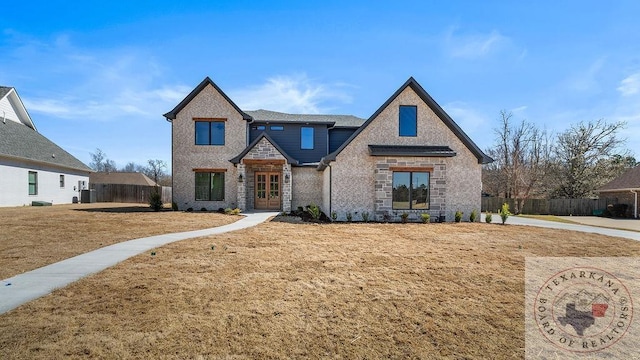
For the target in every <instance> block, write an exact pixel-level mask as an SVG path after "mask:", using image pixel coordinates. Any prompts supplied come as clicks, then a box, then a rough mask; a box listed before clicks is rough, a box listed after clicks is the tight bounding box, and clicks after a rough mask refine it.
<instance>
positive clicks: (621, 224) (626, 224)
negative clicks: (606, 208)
mask: <svg viewBox="0 0 640 360" xmlns="http://www.w3.org/2000/svg"><path fill="white" fill-rule="evenodd" d="M558 217H559V218H562V219H566V220H569V221H573V222H575V223H578V224H582V225H590V226H600V227H606V228H612V229H621V230H631V231H640V220H638V219H610V218H604V217H598V216H558Z"/></svg>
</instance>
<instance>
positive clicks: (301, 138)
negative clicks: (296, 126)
mask: <svg viewBox="0 0 640 360" xmlns="http://www.w3.org/2000/svg"><path fill="white" fill-rule="evenodd" d="M304 129H311V147H305V146H303V145H304V141H303V134H302V133H303V131H304ZM315 140H316V129H315V128H314V127H313V126H301V127H300V150H314V149H315V145H316V144H315V142H316V141H315Z"/></svg>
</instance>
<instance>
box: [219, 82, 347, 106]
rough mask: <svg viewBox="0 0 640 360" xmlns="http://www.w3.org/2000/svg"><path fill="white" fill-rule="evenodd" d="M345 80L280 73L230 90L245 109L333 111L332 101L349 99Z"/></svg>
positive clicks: (236, 101)
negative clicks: (318, 80) (325, 80)
mask: <svg viewBox="0 0 640 360" xmlns="http://www.w3.org/2000/svg"><path fill="white" fill-rule="evenodd" d="M344 87H345V85H344V84H321V83H316V82H314V81H313V80H311V79H309V78H308V77H307V76H306V75H304V74H301V75H280V76H275V77H272V78H269V79H267V81H266V82H265V83H263V84H260V85H255V86H251V87H248V88H245V89H237V90H231V91H229V96H230V97H231V98H232V99H233V100H234V102H235V103H236V104H238V106H239V107H240V108H242V109H247V110H256V109H268V110H273V111H280V112H286V113H306V114H318V113H322V112H329V111H330V109H331V108H332V106H331V103H332V102H334V103H335V102H338V103H349V102H351V97H350V96H348V95H347V94H346V93H345V92H344V91H343V90H342V88H344Z"/></svg>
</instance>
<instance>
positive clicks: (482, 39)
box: [445, 28, 510, 59]
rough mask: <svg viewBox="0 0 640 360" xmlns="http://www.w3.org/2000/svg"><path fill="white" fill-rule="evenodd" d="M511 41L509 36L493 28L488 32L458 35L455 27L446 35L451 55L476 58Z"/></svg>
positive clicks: (486, 54)
mask: <svg viewBox="0 0 640 360" xmlns="http://www.w3.org/2000/svg"><path fill="white" fill-rule="evenodd" d="M509 42H510V40H509V38H508V37H506V36H504V35H502V34H500V32H498V31H496V30H493V31H491V32H490V33H488V34H471V35H458V34H456V33H455V28H453V29H451V30H450V31H448V32H447V33H446V35H445V46H446V49H447V52H448V53H449V55H450V56H451V57H455V58H465V59H476V58H482V57H486V56H488V55H489V54H491V53H493V52H496V51H498V50H499V49H500V48H501V47H504V46H505V45H507V44H508V43H509Z"/></svg>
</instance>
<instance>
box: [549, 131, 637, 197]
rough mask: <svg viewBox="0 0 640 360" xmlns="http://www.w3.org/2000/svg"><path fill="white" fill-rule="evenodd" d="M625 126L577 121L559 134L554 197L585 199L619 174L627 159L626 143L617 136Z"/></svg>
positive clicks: (556, 147) (556, 149)
mask: <svg viewBox="0 0 640 360" xmlns="http://www.w3.org/2000/svg"><path fill="white" fill-rule="evenodd" d="M625 126H626V123H625V122H615V123H608V122H606V121H604V120H603V119H600V120H597V121H595V122H594V121H589V122H586V123H585V122H580V123H578V124H577V125H574V126H571V128H569V129H567V130H566V131H564V132H563V133H561V134H560V135H559V136H558V141H557V143H556V146H555V152H556V154H557V156H558V162H559V165H560V166H559V167H558V174H557V177H558V179H557V183H558V187H557V189H556V194H555V195H556V196H560V197H565V198H574V199H575V198H582V197H588V196H591V195H593V191H594V190H595V189H597V188H598V187H600V186H602V185H604V184H605V183H607V182H608V181H610V180H611V179H613V178H614V177H616V176H617V175H619V174H620V172H621V171H623V170H624V162H625V159H626V158H628V157H629V156H628V153H627V151H626V150H623V149H622V146H623V145H624V143H625V140H624V139H621V138H619V137H618V133H619V132H620V131H621V130H622V129H623V128H624V127H625ZM619 152H622V154H620V153H619ZM626 161H627V162H631V161H633V162H635V159H633V160H631V159H626ZM621 165H622V166H621Z"/></svg>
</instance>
